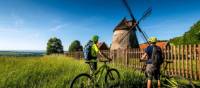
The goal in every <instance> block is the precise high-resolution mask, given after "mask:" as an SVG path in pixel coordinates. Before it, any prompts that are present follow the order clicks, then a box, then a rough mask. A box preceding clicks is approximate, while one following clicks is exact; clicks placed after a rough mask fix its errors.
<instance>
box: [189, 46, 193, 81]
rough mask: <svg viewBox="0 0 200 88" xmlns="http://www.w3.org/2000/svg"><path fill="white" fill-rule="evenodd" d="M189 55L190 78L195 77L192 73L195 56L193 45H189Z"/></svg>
mask: <svg viewBox="0 0 200 88" xmlns="http://www.w3.org/2000/svg"><path fill="white" fill-rule="evenodd" d="M189 56H190V58H189V59H190V65H189V66H190V70H189V71H190V78H193V74H192V69H193V68H192V59H193V56H192V47H191V45H189Z"/></svg>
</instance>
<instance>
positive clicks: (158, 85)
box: [158, 80, 161, 88]
mask: <svg viewBox="0 0 200 88" xmlns="http://www.w3.org/2000/svg"><path fill="white" fill-rule="evenodd" d="M160 86H161V85H160V80H158V88H160Z"/></svg>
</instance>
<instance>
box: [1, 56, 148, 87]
mask: <svg viewBox="0 0 200 88" xmlns="http://www.w3.org/2000/svg"><path fill="white" fill-rule="evenodd" d="M117 69H118V70H119V71H120V74H121V86H122V88H123V87H125V86H126V88H127V86H128V87H130V88H132V87H138V88H141V87H145V86H146V85H144V83H145V82H143V81H142V79H144V75H143V74H141V73H139V72H138V71H134V70H130V69H127V68H122V67H117ZM88 70H89V69H88V66H87V64H85V63H84V61H79V60H74V59H73V58H69V57H65V56H62V55H52V56H43V57H0V88H65V87H64V84H66V85H67V86H66V88H68V87H69V84H70V81H71V80H72V79H73V78H74V77H75V76H76V75H78V74H80V73H83V72H88Z"/></svg>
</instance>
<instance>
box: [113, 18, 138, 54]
mask: <svg viewBox="0 0 200 88" xmlns="http://www.w3.org/2000/svg"><path fill="white" fill-rule="evenodd" d="M132 25H133V22H132V21H128V20H127V19H126V18H124V19H123V20H122V21H121V22H120V23H119V24H118V25H117V26H116V27H115V29H114V30H113V38H112V44H111V48H110V49H111V50H117V49H126V48H138V47H139V43H138V39H137V36H136V30H131V27H132ZM130 30H131V32H130ZM124 36H125V37H124ZM123 37H124V39H123V41H120V40H122V38H123Z"/></svg>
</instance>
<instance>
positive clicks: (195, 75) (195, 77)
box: [193, 44, 197, 80]
mask: <svg viewBox="0 0 200 88" xmlns="http://www.w3.org/2000/svg"><path fill="white" fill-rule="evenodd" d="M196 46H197V45H196V44H195V45H194V46H193V50H194V61H195V64H194V65H193V66H194V67H195V72H194V79H195V80H197V52H196V50H197V48H196Z"/></svg>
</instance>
